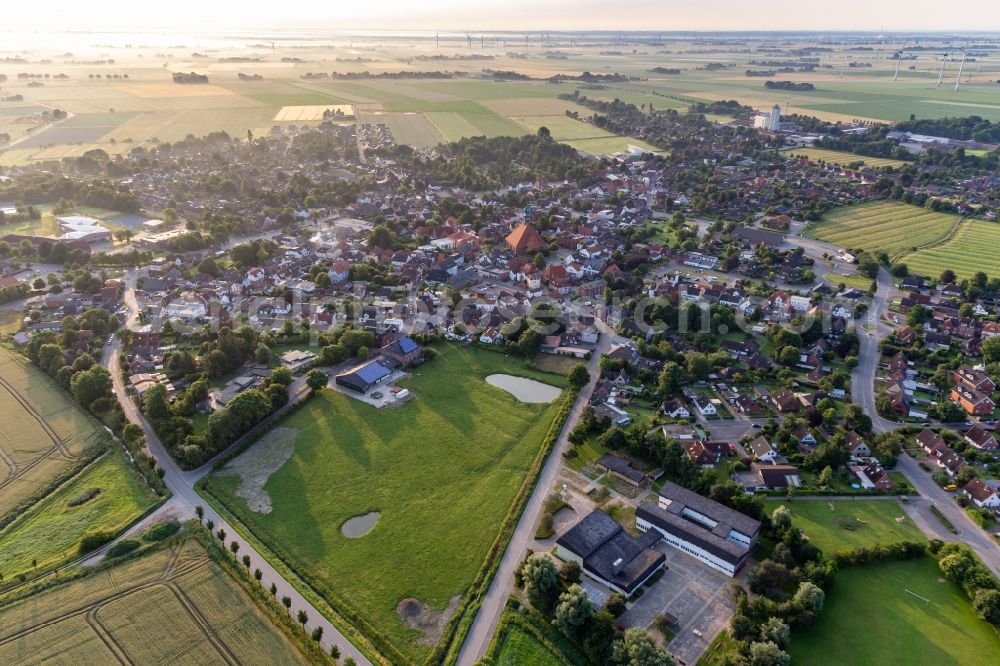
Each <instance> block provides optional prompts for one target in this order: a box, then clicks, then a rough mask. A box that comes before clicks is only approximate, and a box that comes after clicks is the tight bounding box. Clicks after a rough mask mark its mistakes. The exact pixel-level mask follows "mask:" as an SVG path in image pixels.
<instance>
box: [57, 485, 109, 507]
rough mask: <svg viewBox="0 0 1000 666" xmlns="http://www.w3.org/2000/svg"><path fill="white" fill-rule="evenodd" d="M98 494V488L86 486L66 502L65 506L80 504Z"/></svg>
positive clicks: (99, 492) (99, 490)
mask: <svg viewBox="0 0 1000 666" xmlns="http://www.w3.org/2000/svg"><path fill="white" fill-rule="evenodd" d="M100 494H101V489H100V488H88V489H87V490H85V491H83V492H82V493H80V494H79V495H77V496H76V497H74V498H73V499H71V500H69V501H68V502H66V506H80V505H81V504H86V503H87V502H89V501H90V500H92V499H94V498H95V497H97V496H98V495H100Z"/></svg>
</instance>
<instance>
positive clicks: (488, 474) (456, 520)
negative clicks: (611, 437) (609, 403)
mask: <svg viewBox="0 0 1000 666" xmlns="http://www.w3.org/2000/svg"><path fill="white" fill-rule="evenodd" d="M438 349H439V351H440V352H441V353H440V356H439V357H438V358H436V359H434V360H432V361H429V362H428V363H425V364H424V365H422V366H420V367H419V368H417V369H415V371H414V372H413V374H412V375H411V376H409V377H408V378H406V379H404V380H402V381H400V382H399V385H400V386H404V387H406V388H408V389H410V390H411V391H412V392H413V395H414V398H413V399H412V400H411V401H409V402H408V403H407V404H405V405H403V406H401V407H398V408H395V409H383V410H376V409H375V408H373V407H371V406H370V405H367V404H365V403H362V402H360V401H358V400H354V399H352V398H349V397H347V396H345V395H342V394H340V393H338V392H334V391H332V390H328V391H326V392H324V393H323V394H321V395H320V396H319V397H317V398H314V399H312V400H311V401H309V402H308V403H306V405H305V406H304V407H303V408H301V409H300V410H298V411H297V412H295V413H294V414H293V415H292V416H291V417H289V418H288V419H287V420H286V421H284V422H283V424H282V427H283V428H282V429H283V430H292V431H293V434H294V435H295V437H294V451H293V452H292V453H291V454H290V456H291V457H290V458H289V459H288V460H287V462H284V463H279V465H278V466H277V467H276V471H273V472H272V473H271V475H270V477H269V478H268V479H267V481H266V483H265V484H264V485H263V490H264V491H266V492H267V493H268V494H269V495H270V501H271V504H272V506H273V510H272V511H271V512H270V513H255V512H252V511H250V510H249V508H248V506H247V503H246V500H244V499H242V498H241V497H239V496H237V494H236V491H237V489H238V487H239V486H240V484H241V479H240V478H238V477H233V476H220V475H219V474H213V475H211V476H209V477H207V479H206V482H205V489H204V491H203V492H208V493H210V494H211V495H212V496H213V497H215V498H217V499H218V500H220V501H221V502H222V503H223V504H224V505H225V507H226V508H228V509H229V510H230V511H232V512H233V513H234V514H236V516H238V517H239V518H240V520H241V521H243V522H244V523H245V524H247V525H249V526H251V527H252V529H253V531H254V533H255V534H257V535H258V536H259V537H261V538H262V539H263V540H264V541H265V542H266V543H267V544H268V545H269V546H270V547H271V548H272V549H274V550H275V551H277V552H278V553H280V554H281V555H282V558H283V559H285V560H286V561H287V562H289V563H290V564H291V565H292V567H293V568H294V569H296V570H297V571H298V572H299V573H300V574H301V575H303V576H304V577H305V578H306V579H307V580H308V581H310V583H311V584H312V585H313V586H314V587H315V588H317V590H318V591H319V592H320V593H321V594H323V595H324V596H327V597H329V598H333V599H337V600H338V601H339V603H340V605H347V606H348V607H350V608H353V609H355V610H356V611H357V612H359V613H360V614H361V615H362V616H364V617H365V618H366V619H367V621H368V622H369V623H370V624H371V625H372V626H373V627H374V628H375V630H376V631H377V632H378V633H380V634H381V635H382V636H384V637H385V638H387V639H388V640H389V641H390V642H391V643H392V644H393V645H394V646H395V647H397V648H398V650H399V651H400V652H401V653H402V654H403V655H405V657H406V659H408V660H410V661H414V662H415V661H419V660H421V659H423V658H425V657H426V656H427V654H428V652H429V649H430V648H429V646H430V645H433V644H434V643H435V642H436V641H437V638H436V636H434V635H433V632H428V633H424V632H423V631H418V630H416V629H413V628H411V627H410V626H408V624H407V623H404V621H403V620H402V619H401V617H400V616H399V615H398V614H397V605H398V604H399V603H400V602H401V601H403V600H415V602H416V603H417V604H422V605H423V608H424V609H425V611H426V613H425V615H430V616H432V617H435V616H436V617H439V618H441V619H443V618H442V617H441V611H443V610H444V609H445V608H446V607H447V606H448V605H449V603H450V602H452V601H454V600H456V598H457V597H460V596H461V595H462V594H463V593H464V592H465V591H466V590H467V589H468V587H469V585H470V584H471V583H472V582H473V578H474V576H475V574H476V572H477V571H478V570H479V568H480V567H481V566H482V564H483V560H484V557H485V555H486V553H487V551H488V549H489V548H490V545H491V544H492V543H493V541H494V540H495V539H496V536H497V530H498V525H499V523H500V522H501V520H502V519H503V517H504V516H505V514H506V513H507V512H508V511H509V510H510V507H511V503H512V502H513V500H514V497H515V495H516V493H517V490H518V488H519V487H520V485H521V484H522V483H523V481H524V478H525V474H526V473H527V472H528V469H529V468H530V467H531V465H532V462H533V460H534V459H535V458H536V457H537V455H538V453H539V449H540V446H541V444H542V441H543V439H544V437H545V434H546V432H547V430H548V429H549V426H550V424H551V422H552V419H553V418H554V416H555V414H556V413H557V411H558V410H557V407H556V405H557V404H558V403H552V404H549V405H545V404H525V403H521V402H518V401H517V400H515V399H514V398H513V397H512V396H510V395H509V394H508V393H506V392H505V391H502V390H500V389H498V388H495V387H492V386H490V385H489V384H487V383H486V382H485V381H484V378H485V377H486V376H488V375H490V374H494V373H504V372H506V373H509V374H514V375H520V376H525V377H530V378H535V379H539V380H540V381H544V382H547V383H549V384H553V385H557V386H560V387H565V386H566V380H565V377H564V376H560V375H551V374H547V373H542V372H540V371H537V370H532V369H530V368H527V367H525V363H524V361H523V360H520V359H512V358H506V357H505V356H504V355H503V354H501V353H498V352H492V351H486V350H480V349H476V348H471V347H461V348H460V347H454V346H451V345H446V346H441V347H439V348H438ZM265 441H266V440H261V443H263V442H265ZM254 452H255V449H253V448H252V449H250V451H249V453H251V454H252V453H254ZM245 455H246V454H245ZM239 460H240V459H239V458H238V459H237V463H238V461H239ZM225 473H226V472H225V470H223V474H225ZM244 494H245V493H244ZM372 511H377V512H379V513H380V514H381V515H380V516H379V518H378V520H377V522H376V523H375V525H374V527H373V528H372V529H371V531H370V532H368V533H367V534H366V535H364V536H361V537H359V538H347V537H346V536H344V535H343V534H342V533H341V530H340V528H341V526H342V525H343V524H344V522H345V521H347V520H348V519H350V518H352V517H356V516H361V515H364V514H368V513H369V512H372ZM404 565H405V566H404ZM414 605H416V604H414Z"/></svg>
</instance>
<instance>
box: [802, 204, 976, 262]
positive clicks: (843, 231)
mask: <svg viewBox="0 0 1000 666" xmlns="http://www.w3.org/2000/svg"><path fill="white" fill-rule="evenodd" d="M959 220H960V218H959V217H958V216H957V215H951V214H948V213H936V212H934V211H930V210H927V209H924V208H918V207H916V206H910V205H908V204H904V203H899V202H886V201H880V202H875V203H867V204H859V205H856V206H845V207H843V208H837V209H835V210H833V211H831V212H829V213H827V214H826V215H824V216H823V219H822V220H820V221H819V222H818V223H816V224H815V225H814V226H813V227H811V228H810V230H809V232H808V233H807V235H808V236H810V237H812V238H817V239H819V240H823V241H826V242H828V243H833V244H835V245H838V246H840V247H843V248H855V249H857V248H861V249H864V250H869V251H878V250H884V251H886V252H887V253H889V255H890V256H898V255H901V254H904V253H907V252H909V251H911V250H914V249H918V248H920V247H922V246H924V245H929V244H931V243H935V242H937V241H940V240H941V239H943V238H945V237H946V236H947V235H948V233H949V232H951V231H952V230H953V229H954V228H955V226H956V225H957V224H958V222H959Z"/></svg>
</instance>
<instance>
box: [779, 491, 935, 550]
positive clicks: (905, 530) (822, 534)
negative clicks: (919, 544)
mask: <svg viewBox="0 0 1000 666" xmlns="http://www.w3.org/2000/svg"><path fill="white" fill-rule="evenodd" d="M779 504H781V505H783V506H785V507H787V508H788V510H789V511H791V513H792V523H793V524H794V525H795V526H796V527H797V528H799V529H801V530H802V531H804V532H805V535H806V536H807V537H808V538H809V541H810V542H811V543H813V544H814V545H816V547H818V548H820V549H821V550H822V551H823V552H824V553H827V554H831V553H834V552H838V551H845V550H853V549H854V548H860V547H862V546H872V545H875V544H877V543H895V542H898V541H923V540H924V536H923V534H922V533H921V532H920V530H919V529H918V528H917V526H916V525H914V524H913V521H912V520H910V518H909V516H907V515H906V513H905V512H904V511H903V507H902V506H900V504H899V502H898V501H896V500H893V499H886V500H882V499H873V500H863V499H855V500H830V501H826V500H801V501H793V502H768V504H767V510H768V511H773V510H774V509H775V508H777V506H778V505H779ZM897 518H902V520H897Z"/></svg>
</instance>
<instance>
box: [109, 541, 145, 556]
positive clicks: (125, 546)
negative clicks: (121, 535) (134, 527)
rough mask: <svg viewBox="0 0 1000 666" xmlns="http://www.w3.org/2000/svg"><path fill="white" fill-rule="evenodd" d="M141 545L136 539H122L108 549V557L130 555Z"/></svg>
mask: <svg viewBox="0 0 1000 666" xmlns="http://www.w3.org/2000/svg"><path fill="white" fill-rule="evenodd" d="M140 545H141V544H140V543H139V542H138V541H136V540H135V539H122V540H121V541H119V542H118V543H116V544H115V545H113V546H111V548H109V549H108V554H107V557H108V558H109V559H110V558H114V557H121V556H122V555H128V554H129V553H131V552H132V551H133V550H135V549H136V548H138V547H139V546H140Z"/></svg>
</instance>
